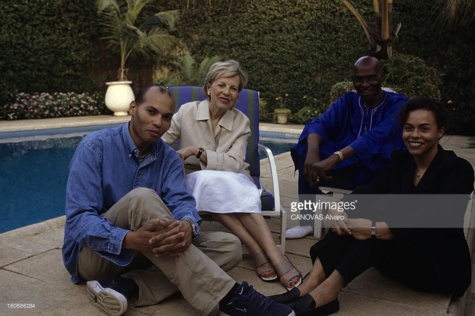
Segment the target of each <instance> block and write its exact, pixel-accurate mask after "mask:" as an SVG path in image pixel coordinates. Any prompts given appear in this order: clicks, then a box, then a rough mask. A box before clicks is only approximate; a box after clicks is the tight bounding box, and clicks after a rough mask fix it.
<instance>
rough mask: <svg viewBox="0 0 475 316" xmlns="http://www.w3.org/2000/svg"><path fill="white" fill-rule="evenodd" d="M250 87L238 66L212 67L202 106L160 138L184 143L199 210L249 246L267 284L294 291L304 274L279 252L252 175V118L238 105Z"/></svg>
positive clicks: (188, 107) (186, 110)
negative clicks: (248, 156) (249, 153)
mask: <svg viewBox="0 0 475 316" xmlns="http://www.w3.org/2000/svg"><path fill="white" fill-rule="evenodd" d="M246 83H247V77H246V74H245V73H244V72H243V70H242V69H241V67H240V65H239V63H238V62H236V61H235V60H228V61H224V62H217V63H215V64H213V65H212V66H211V68H210V70H209V71H208V74H207V76H206V79H205V84H204V86H203V94H204V95H205V97H206V99H205V100H204V101H201V102H199V101H196V102H189V103H186V104H183V105H182V106H181V107H180V109H179V110H178V112H177V113H176V114H175V115H174V116H173V118H172V124H171V127H170V129H169V130H168V131H167V133H166V134H164V135H163V136H162V139H163V140H164V141H165V142H166V143H167V144H169V145H172V144H174V143H175V142H176V141H177V140H178V139H179V140H180V148H179V150H178V151H177V152H178V154H179V155H180V157H181V158H182V160H183V162H184V164H185V172H186V173H187V178H186V183H187V186H188V188H189V189H190V191H191V192H192V193H193V196H194V197H195V199H196V204H197V209H198V211H200V212H206V213H207V214H209V215H211V216H212V217H213V218H214V219H215V220H217V221H219V222H220V223H222V224H223V225H224V226H225V227H226V228H227V229H229V230H230V231H231V232H232V233H233V234H235V235H236V236H238V237H239V238H240V240H241V241H242V242H243V243H244V244H245V245H246V246H247V248H248V249H249V251H250V253H251V255H252V256H253V259H254V262H255V265H256V271H257V274H258V275H259V277H260V278H261V279H262V280H263V281H273V280H276V279H277V278H278V277H280V282H281V283H282V284H283V285H284V286H285V287H286V288H287V289H289V290H290V289H292V288H294V287H295V286H298V285H299V284H300V283H301V281H302V275H301V273H300V272H299V271H297V269H295V267H294V266H293V265H292V264H291V263H290V261H289V260H288V258H287V257H285V256H284V255H283V254H282V253H281V252H280V251H279V250H278V248H277V246H276V244H275V242H274V239H273V238H272V235H271V233H270V230H269V228H268V226H267V224H266V222H265V220H264V217H263V216H262V214H261V202H260V192H259V190H258V189H257V187H256V186H255V185H254V183H253V181H252V179H251V177H250V175H249V171H248V166H249V165H248V164H247V163H246V162H245V161H244V160H245V157H246V147H247V140H248V138H249V136H250V135H251V129H250V124H249V119H248V118H247V116H246V115H244V114H243V113H242V112H241V111H239V110H237V109H236V108H235V107H234V106H235V104H236V102H237V98H238V95H239V92H240V91H241V90H242V89H243V87H244V86H245V85H246Z"/></svg>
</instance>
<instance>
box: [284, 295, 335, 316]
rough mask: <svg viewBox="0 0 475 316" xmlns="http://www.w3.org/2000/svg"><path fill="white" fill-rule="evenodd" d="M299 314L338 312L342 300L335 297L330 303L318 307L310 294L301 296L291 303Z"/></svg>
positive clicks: (312, 315) (324, 314) (325, 315)
mask: <svg viewBox="0 0 475 316" xmlns="http://www.w3.org/2000/svg"><path fill="white" fill-rule="evenodd" d="M289 306H290V307H291V308H292V309H293V310H294V311H295V314H296V315H297V316H327V315H330V314H333V313H336V312H338V310H339V309H340V302H338V299H337V298H336V299H334V300H333V301H331V302H330V303H328V304H325V305H322V306H318V307H316V303H315V300H314V299H313V297H312V296H310V294H307V295H304V296H301V297H299V298H297V299H295V300H293V301H292V302H290V303H289Z"/></svg>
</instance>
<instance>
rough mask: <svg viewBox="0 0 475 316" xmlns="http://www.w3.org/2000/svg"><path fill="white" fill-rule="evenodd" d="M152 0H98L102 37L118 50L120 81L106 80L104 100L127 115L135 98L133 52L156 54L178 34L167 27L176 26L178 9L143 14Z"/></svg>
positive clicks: (167, 45)
mask: <svg viewBox="0 0 475 316" xmlns="http://www.w3.org/2000/svg"><path fill="white" fill-rule="evenodd" d="M152 3H153V1H152V0H98V1H97V11H98V15H99V24H100V25H101V27H102V31H103V34H104V37H103V39H104V40H106V41H107V45H108V46H109V47H110V48H111V49H114V50H115V49H116V50H118V52H119V56H120V63H119V72H118V76H117V77H118V78H117V79H118V81H112V82H107V83H106V84H107V85H108V88H107V91H106V98H105V103H106V106H107V107H108V108H109V109H110V110H111V111H113V112H114V115H117V116H121V115H127V114H128V113H127V111H128V109H129V104H130V102H132V101H133V100H134V93H133V91H132V87H131V86H130V85H131V83H132V82H131V81H128V80H127V72H128V68H127V61H128V59H129V57H130V56H132V55H136V56H138V55H142V56H153V55H156V54H158V53H161V52H163V51H164V50H166V49H168V48H169V47H171V45H172V44H173V43H174V42H175V37H173V36H172V35H170V34H168V32H167V30H168V29H171V28H173V26H174V24H175V21H176V19H177V17H178V11H177V10H174V11H166V12H159V13H156V14H154V15H152V16H151V17H144V16H143V15H144V12H145V9H146V8H147V7H148V6H149V5H150V4H152Z"/></svg>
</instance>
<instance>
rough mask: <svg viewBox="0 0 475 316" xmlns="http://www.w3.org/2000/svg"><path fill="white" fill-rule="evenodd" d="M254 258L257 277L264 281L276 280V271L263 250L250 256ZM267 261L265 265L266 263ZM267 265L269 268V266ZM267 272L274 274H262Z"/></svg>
mask: <svg viewBox="0 0 475 316" xmlns="http://www.w3.org/2000/svg"><path fill="white" fill-rule="evenodd" d="M252 257H253V259H254V264H255V266H256V272H257V275H258V276H259V278H260V279H261V280H262V281H265V282H271V281H275V280H277V278H278V276H277V272H276V271H275V270H274V268H272V263H271V262H270V260H269V258H267V256H266V254H265V253H263V252H260V253H257V254H255V255H253V256H252ZM266 263H267V265H266ZM269 266H270V267H271V268H269ZM269 272H274V274H275V275H274V276H272V277H265V276H264V275H265V274H266V273H269Z"/></svg>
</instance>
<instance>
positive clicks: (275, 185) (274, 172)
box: [258, 144, 280, 211]
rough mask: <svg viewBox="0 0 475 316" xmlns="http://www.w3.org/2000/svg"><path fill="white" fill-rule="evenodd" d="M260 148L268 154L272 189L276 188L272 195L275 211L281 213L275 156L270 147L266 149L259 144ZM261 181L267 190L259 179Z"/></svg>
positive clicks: (262, 185)
mask: <svg viewBox="0 0 475 316" xmlns="http://www.w3.org/2000/svg"><path fill="white" fill-rule="evenodd" d="M258 147H259V149H261V150H262V151H263V152H264V153H265V154H266V157H265V158H267V161H268V162H269V167H270V175H271V181H272V187H273V188H274V189H273V192H272V194H273V195H274V201H275V210H276V211H279V210H280V189H279V178H278V176H277V166H276V164H275V159H274V154H273V153H272V150H270V148H269V147H266V146H264V145H262V144H258ZM259 181H260V182H261V183H260V185H261V187H262V188H263V189H267V187H266V186H265V185H264V183H262V181H261V179H260V178H259ZM267 191H269V190H268V189H267Z"/></svg>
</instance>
